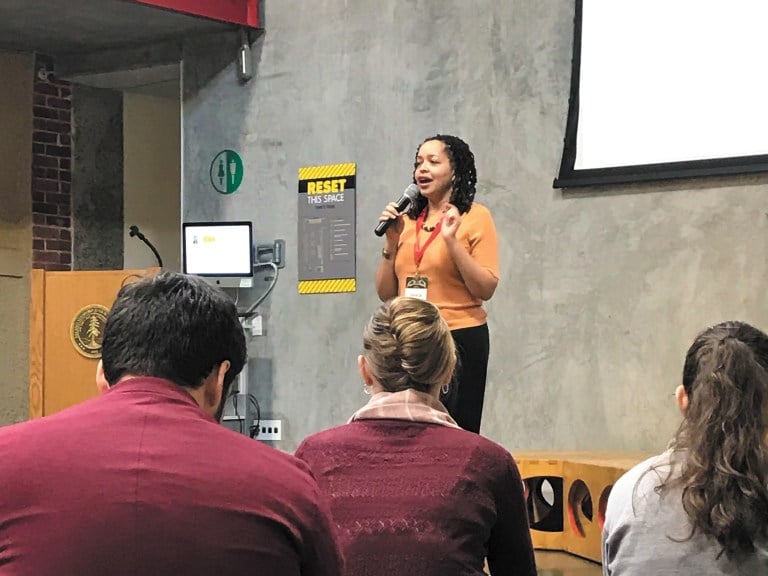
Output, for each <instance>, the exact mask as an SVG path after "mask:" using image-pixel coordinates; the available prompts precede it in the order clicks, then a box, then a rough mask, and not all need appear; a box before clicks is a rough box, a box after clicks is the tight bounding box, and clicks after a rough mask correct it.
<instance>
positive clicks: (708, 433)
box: [603, 321, 768, 576]
mask: <svg viewBox="0 0 768 576" xmlns="http://www.w3.org/2000/svg"><path fill="white" fill-rule="evenodd" d="M675 396H676V399H677V404H678V406H679V408H680V411H681V412H682V414H683V416H684V419H683V422H682V424H681V425H680V427H679V429H678V431H677V434H676V435H675V438H674V440H673V441H672V443H671V445H670V448H669V450H667V451H666V452H664V453H663V454H661V455H660V456H656V457H654V458H651V459H649V460H647V461H646V462H643V463H641V464H639V465H638V466H636V467H635V468H633V469H632V470H630V471H629V472H627V474H625V475H624V476H623V477H622V478H621V479H620V480H619V481H618V482H617V483H616V485H615V486H614V488H613V490H612V491H611V494H610V497H609V499H608V506H607V510H606V515H605V525H604V529H603V573H604V574H606V576H633V575H638V576H639V575H643V576H645V575H647V574H654V575H680V576H683V575H686V576H687V575H694V574H695V575H696V576H708V575H712V576H715V575H717V576H719V575H725V574H727V575H734V576H735V575H743V576H757V575H758V574H768V336H766V335H765V334H764V333H763V332H761V331H760V330H758V329H757V328H754V327H752V326H750V325H749V324H746V323H744V322H733V321H732V322H723V323H722V324H718V325H717V326H714V327H712V328H709V329H707V330H705V331H703V332H702V333H701V334H699V335H698V336H697V338H696V340H695V341H694V342H693V344H692V345H691V347H690V349H689V350H688V354H687V355H686V358H685V366H684V368H683V382H682V384H681V385H680V386H678V388H677V391H676V393H675Z"/></svg>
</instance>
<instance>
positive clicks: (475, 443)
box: [447, 428, 514, 469]
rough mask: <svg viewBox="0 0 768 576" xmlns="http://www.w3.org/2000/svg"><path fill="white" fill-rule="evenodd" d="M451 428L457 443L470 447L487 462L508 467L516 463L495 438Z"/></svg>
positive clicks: (504, 467)
mask: <svg viewBox="0 0 768 576" xmlns="http://www.w3.org/2000/svg"><path fill="white" fill-rule="evenodd" d="M447 430H451V436H452V437H453V438H452V440H453V441H454V442H456V443H457V444H460V445H463V446H464V447H466V448H470V449H471V450H472V451H473V452H474V454H475V456H476V458H480V459H482V460H483V461H485V462H487V463H488V465H498V466H499V467H501V468H503V469H506V468H508V467H509V465H510V464H512V463H514V458H513V456H512V454H511V453H510V452H509V450H507V449H506V448H504V447H503V446H502V445H501V444H498V443H496V442H494V441H493V440H491V439H489V438H486V437H485V436H481V435H480V434H475V433H474V432H467V431H466V430H456V429H450V428H449V429H447Z"/></svg>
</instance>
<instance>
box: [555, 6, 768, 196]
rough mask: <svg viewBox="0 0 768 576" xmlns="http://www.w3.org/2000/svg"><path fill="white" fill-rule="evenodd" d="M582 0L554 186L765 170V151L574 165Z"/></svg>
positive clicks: (575, 24) (767, 166) (576, 19)
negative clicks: (629, 163) (651, 161)
mask: <svg viewBox="0 0 768 576" xmlns="http://www.w3.org/2000/svg"><path fill="white" fill-rule="evenodd" d="M582 14H583V0H575V12H574V17H573V55H572V59H571V89H570V95H569V98H568V118H567V120H566V126H565V138H564V142H563V156H562V158H561V161H560V170H559V173H558V176H557V177H556V178H555V179H554V181H553V183H552V187H553V188H579V187H599V186H606V185H615V184H636V183H642V182H657V181H665V180H679V179H693V178H705V177H712V176H737V175H747V174H759V173H765V172H768V154H761V155H754V156H734V157H729V158H712V159H703V160H690V161H683V162H663V163H658V164H637V165H632V166H615V167H610V168H590V169H576V168H575V165H576V153H577V132H578V128H579V88H580V86H579V82H580V78H581V35H582Z"/></svg>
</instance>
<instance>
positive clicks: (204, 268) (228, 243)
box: [182, 222, 253, 284]
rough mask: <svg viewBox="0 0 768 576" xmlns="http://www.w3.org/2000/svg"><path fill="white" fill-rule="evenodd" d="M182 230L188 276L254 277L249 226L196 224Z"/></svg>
mask: <svg viewBox="0 0 768 576" xmlns="http://www.w3.org/2000/svg"><path fill="white" fill-rule="evenodd" d="M182 228H183V242H184V250H183V254H184V273H185V274H195V275H196V276H203V277H206V278H222V279H227V278H229V279H237V278H251V277H252V276H253V230H252V226H251V223H250V222H195V223H185V224H184V225H183V227H182ZM216 283H217V284H223V283H222V282H216Z"/></svg>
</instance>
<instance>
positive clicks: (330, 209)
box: [298, 163, 357, 294]
mask: <svg viewBox="0 0 768 576" xmlns="http://www.w3.org/2000/svg"><path fill="white" fill-rule="evenodd" d="M356 171H357V167H356V164H354V163H348V164H329V165H325V166H306V167H304V168H300V169H299V209H298V215H299V223H298V225H299V230H298V264H299V294H331V293H338V292H354V291H355V290H356V288H357V280H356V270H355V263H356V252H355V249H356V242H355V230H356V223H355V215H356V199H355V175H356Z"/></svg>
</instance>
